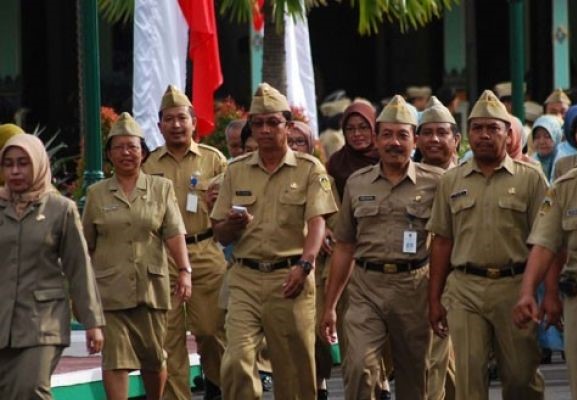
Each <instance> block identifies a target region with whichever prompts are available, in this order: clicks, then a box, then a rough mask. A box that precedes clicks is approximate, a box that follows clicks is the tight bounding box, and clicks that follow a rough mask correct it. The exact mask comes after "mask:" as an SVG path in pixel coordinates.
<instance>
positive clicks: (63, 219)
mask: <svg viewBox="0 0 577 400" xmlns="http://www.w3.org/2000/svg"><path fill="white" fill-rule="evenodd" d="M0 164H1V166H2V175H3V177H4V179H5V181H6V186H5V187H2V188H0V254H2V258H3V259H2V263H1V264H0V272H1V273H2V279H1V280H0V399H3V400H27V399H51V398H52V396H51V394H50V375H51V374H52V372H53V371H54V369H55V368H56V364H57V363H58V360H59V359H60V356H61V354H62V350H63V349H64V347H66V346H69V345H70V307H69V297H72V300H73V302H74V310H75V314H76V317H77V318H78V320H79V321H80V322H81V323H82V324H83V325H84V327H85V328H86V329H87V330H86V342H87V348H88V351H89V352H90V353H96V352H99V351H100V349H101V347H102V332H101V330H100V328H99V327H100V326H102V325H104V316H103V314H102V307H101V304H100V298H99V296H98V291H97V289H96V282H95V281H94V275H93V272H92V268H90V260H89V257H88V252H87V250H86V243H85V241H84V238H83V236H82V230H81V226H80V218H79V216H78V211H77V210H76V205H75V204H74V203H73V202H72V201H70V200H68V199H66V198H65V197H62V196H60V194H59V193H57V192H56V191H54V190H53V188H52V185H51V179H52V175H51V173H50V162H49V160H48V155H47V154H46V150H45V149H44V145H43V144H42V142H41V141H40V140H39V139H38V138H36V137H35V136H32V135H26V134H21V135H17V136H14V137H12V138H11V139H10V140H8V142H7V143H6V147H5V148H4V150H3V151H2V152H1V153H0Z"/></svg>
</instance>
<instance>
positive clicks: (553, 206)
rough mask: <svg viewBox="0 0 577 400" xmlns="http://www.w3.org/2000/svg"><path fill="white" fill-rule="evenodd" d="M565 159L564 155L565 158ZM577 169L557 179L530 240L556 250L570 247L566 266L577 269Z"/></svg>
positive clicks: (530, 242)
mask: <svg viewBox="0 0 577 400" xmlns="http://www.w3.org/2000/svg"><path fill="white" fill-rule="evenodd" d="M562 160H563V159H562ZM575 199H577V169H573V170H571V171H570V172H569V173H567V174H566V175H564V176H563V177H561V178H560V179H559V180H557V181H556V182H555V183H554V184H553V187H552V188H551V189H549V191H548V192H547V195H546V196H545V199H544V200H543V203H542V204H541V208H540V209H539V214H538V216H537V219H536V221H535V225H533V230H532V231H531V235H530V236H529V239H528V240H527V243H529V244H537V245H539V246H542V247H546V248H547V249H549V250H551V251H552V252H554V253H557V252H558V251H559V250H560V249H561V248H564V249H567V267H566V269H567V270H570V271H572V272H577V202H576V201H575Z"/></svg>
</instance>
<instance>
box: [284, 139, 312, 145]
mask: <svg viewBox="0 0 577 400" xmlns="http://www.w3.org/2000/svg"><path fill="white" fill-rule="evenodd" d="M287 142H288V145H289V146H292V145H297V146H307V145H308V142H307V140H306V139H305V138H298V139H291V138H288V139H287Z"/></svg>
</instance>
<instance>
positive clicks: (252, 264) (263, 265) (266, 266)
mask: <svg viewBox="0 0 577 400" xmlns="http://www.w3.org/2000/svg"><path fill="white" fill-rule="evenodd" d="M300 259H301V256H294V257H287V258H283V259H282V260H278V261H271V262H266V261H259V260H253V259H252V258H237V259H235V261H236V262H237V263H239V264H242V265H244V266H245V267H249V268H251V269H256V270H258V271H260V272H272V271H276V270H277V269H282V268H289V267H291V266H293V265H295V264H296V263H297V261H298V260H300Z"/></svg>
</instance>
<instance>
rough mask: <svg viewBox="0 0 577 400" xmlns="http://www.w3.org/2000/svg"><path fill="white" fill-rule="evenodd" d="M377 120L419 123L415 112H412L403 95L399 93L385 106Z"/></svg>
mask: <svg viewBox="0 0 577 400" xmlns="http://www.w3.org/2000/svg"><path fill="white" fill-rule="evenodd" d="M377 122H392V123H396V124H411V125H413V126H415V127H416V126H417V125H418V122H417V118H416V116H415V113H413V112H411V109H410V108H409V107H408V105H407V102H406V101H405V99H404V98H403V96H401V95H398V94H397V95H395V96H394V97H393V99H392V100H391V101H390V102H389V104H387V106H386V107H385V108H383V111H381V114H380V115H379V117H378V118H377Z"/></svg>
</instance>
